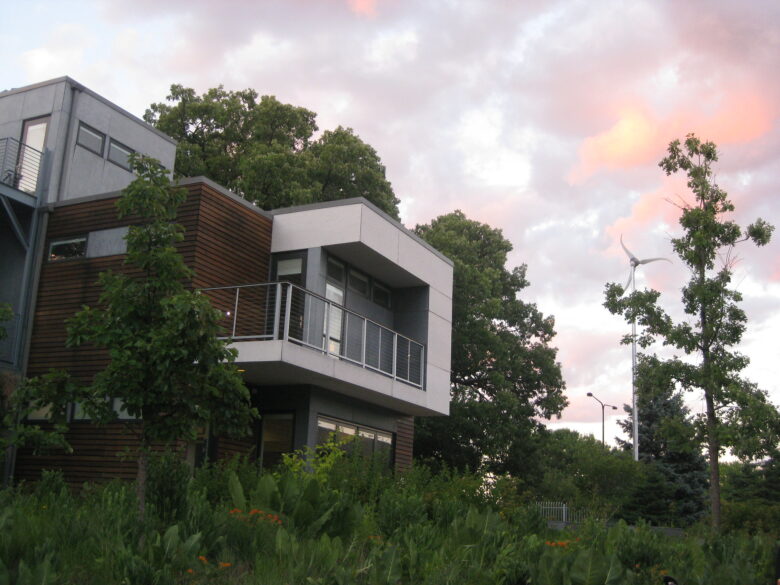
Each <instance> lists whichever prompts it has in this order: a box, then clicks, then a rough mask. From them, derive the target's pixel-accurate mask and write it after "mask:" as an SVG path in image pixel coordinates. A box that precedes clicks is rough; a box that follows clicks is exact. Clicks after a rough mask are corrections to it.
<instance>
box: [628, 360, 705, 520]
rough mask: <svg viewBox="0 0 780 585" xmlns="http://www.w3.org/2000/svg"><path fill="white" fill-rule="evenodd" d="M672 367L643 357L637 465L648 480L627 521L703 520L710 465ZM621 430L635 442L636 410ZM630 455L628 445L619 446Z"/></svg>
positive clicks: (639, 380)
mask: <svg viewBox="0 0 780 585" xmlns="http://www.w3.org/2000/svg"><path fill="white" fill-rule="evenodd" d="M674 372H675V369H674V363H673V362H672V363H669V362H664V361H662V360H659V359H658V358H657V357H655V356H647V355H642V354H640V355H639V360H638V362H637V373H636V379H637V404H638V406H639V412H640V413H641V417H640V418H639V459H640V462H642V463H644V464H645V466H646V470H645V477H644V480H643V482H642V484H641V485H640V487H639V489H638V490H637V491H636V493H635V497H634V499H633V501H632V502H630V503H629V504H627V508H626V509H624V511H623V514H624V517H626V519H627V520H631V521H633V520H635V519H636V518H643V519H645V520H647V521H648V522H652V523H653V524H658V525H666V526H670V525H686V524H692V523H693V522H695V521H697V520H699V519H700V517H701V516H702V514H703V513H704V510H705V501H706V492H707V461H706V459H705V458H704V457H703V456H702V454H701V450H700V448H699V443H698V442H697V441H696V437H695V426H694V421H693V420H692V417H691V415H690V411H689V410H688V408H687V407H686V406H685V404H684V402H683V397H682V394H681V393H680V392H678V391H677V389H676V388H675V383H674ZM624 409H625V411H626V413H627V414H628V418H626V419H624V420H622V421H620V422H619V423H618V424H619V425H620V426H621V427H622V429H623V431H624V432H625V433H626V435H627V436H628V437H629V439H630V438H632V434H633V418H632V409H631V408H630V407H629V406H626V407H624ZM618 443H619V444H620V445H621V446H622V448H623V449H624V450H626V451H631V450H632V447H633V445H632V443H631V442H630V441H622V440H620V439H619V440H618Z"/></svg>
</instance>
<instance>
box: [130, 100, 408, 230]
mask: <svg viewBox="0 0 780 585" xmlns="http://www.w3.org/2000/svg"><path fill="white" fill-rule="evenodd" d="M167 99H168V102H171V103H156V104H152V105H151V106H150V107H149V109H147V111H146V114H145V115H144V120H146V121H147V122H149V123H150V124H154V125H155V126H156V127H157V128H158V129H160V130H162V131H163V132H165V133H166V134H168V135H170V136H171V137H173V138H175V139H176V140H178V141H179V146H178V150H177V155H176V167H175V170H176V172H177V173H178V174H180V175H184V176H195V175H206V176H208V177H210V178H212V179H214V180H215V181H217V182H218V183H220V184H222V185H224V186H225V187H227V188H229V189H232V190H233V191H235V192H237V193H240V194H242V195H243V196H244V197H246V198H247V199H248V200H249V201H252V202H254V203H256V204H257V205H259V206H260V207H262V208H263V209H275V208H279V207H286V206H290V205H300V204H304V203H314V202H318V201H332V200H336V199H346V198H348V197H365V198H366V199H368V200H369V201H371V202H372V203H374V204H375V205H376V206H377V207H379V208H380V209H382V210H383V211H385V212H386V213H388V214H389V215H390V216H392V217H393V218H395V219H398V199H396V197H395V195H394V193H393V189H392V187H391V186H390V183H389V182H388V181H387V179H386V177H385V167H384V166H383V165H382V163H381V161H380V159H379V156H378V155H377V153H376V151H375V150H374V149H373V148H371V147H370V146H369V145H368V144H366V143H364V142H363V141H362V140H361V139H360V138H359V137H358V136H357V135H356V134H355V133H354V132H353V131H352V130H351V129H350V128H342V127H341V126H339V127H338V128H337V129H336V130H333V131H326V132H324V133H323V134H322V135H321V136H320V137H319V138H316V139H315V138H314V134H315V133H316V132H317V130H318V128H317V123H316V117H317V116H316V114H315V113H314V112H312V111H311V110H307V109H305V108H301V107H297V106H292V105H290V104H283V103H281V102H280V101H278V100H277V99H276V98H275V97H273V96H262V97H261V98H260V99H259V101H258V94H257V92H255V91H254V90H253V89H246V90H243V91H235V92H234V91H225V90H224V89H223V88H222V86H219V87H217V88H212V89H210V90H208V91H207V92H206V93H204V94H203V95H201V96H198V95H197V94H196V93H195V91H194V90H192V89H189V88H184V87H182V86H181V85H172V86H171V93H170V95H169V96H168V98H167Z"/></svg>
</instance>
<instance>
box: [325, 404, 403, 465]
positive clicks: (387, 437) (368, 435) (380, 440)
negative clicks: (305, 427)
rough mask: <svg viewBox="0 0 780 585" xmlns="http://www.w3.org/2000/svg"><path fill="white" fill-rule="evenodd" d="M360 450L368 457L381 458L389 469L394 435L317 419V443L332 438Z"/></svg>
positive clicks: (359, 426) (352, 424)
mask: <svg viewBox="0 0 780 585" xmlns="http://www.w3.org/2000/svg"><path fill="white" fill-rule="evenodd" d="M334 435H335V437H336V439H338V440H339V441H343V442H345V443H349V444H350V445H351V448H354V449H359V451H360V453H362V454H363V455H365V456H366V457H379V458H380V459H382V461H383V462H385V463H386V464H387V465H388V467H389V466H390V465H391V463H392V461H393V434H392V433H388V432H386V431H380V430H379V429H373V428H371V427H365V426H363V425H358V424H354V423H349V422H345V421H340V420H337V419H331V418H325V417H321V416H320V417H317V443H318V444H322V443H326V442H327V441H328V440H330V438H331V437H332V436H334Z"/></svg>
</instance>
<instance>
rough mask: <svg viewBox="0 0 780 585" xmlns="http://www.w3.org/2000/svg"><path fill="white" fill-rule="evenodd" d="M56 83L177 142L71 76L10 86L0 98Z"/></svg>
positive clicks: (166, 138) (168, 139)
mask: <svg viewBox="0 0 780 585" xmlns="http://www.w3.org/2000/svg"><path fill="white" fill-rule="evenodd" d="M58 83H66V84H68V85H70V86H73V87H75V88H77V89H78V90H79V91H83V92H84V93H87V94H89V95H90V96H92V97H93V98H95V99H96V100H98V101H100V102H102V103H103V104H105V105H107V106H108V107H110V108H111V109H113V110H115V111H117V112H119V113H120V114H122V115H123V116H126V117H128V118H130V119H131V120H133V121H134V122H137V123H138V124H142V125H144V126H146V127H147V129H149V130H151V131H152V132H154V133H155V134H157V135H158V136H159V137H160V138H163V139H164V140H167V141H168V142H170V143H171V144H174V145H175V144H178V142H177V141H176V140H174V139H173V138H171V137H170V136H168V135H167V134H166V133H165V132H162V131H160V130H158V129H157V128H155V127H154V126H152V125H151V124H149V123H148V122H146V121H144V120H142V119H141V118H139V117H138V116H136V115H135V114H131V113H130V112H128V111H127V110H125V109H124V108H121V107H119V106H118V105H116V104H115V103H114V102H112V101H111V100H109V99H106V98H104V97H103V96H102V95H100V94H99V93H96V92H94V91H92V90H91V89H89V88H88V87H86V86H85V85H82V84H81V83H79V82H78V81H76V80H75V79H73V78H72V77H68V76H67V75H65V76H63V77H56V78H54V79H48V80H46V81H39V82H38V83H33V84H31V85H25V86H23V87H14V88H11V89H6V90H3V91H2V92H0V98H4V97H6V96H9V95H14V94H18V93H24V92H26V91H31V90H34V89H37V88H39V87H46V86H47V85H56V84H58Z"/></svg>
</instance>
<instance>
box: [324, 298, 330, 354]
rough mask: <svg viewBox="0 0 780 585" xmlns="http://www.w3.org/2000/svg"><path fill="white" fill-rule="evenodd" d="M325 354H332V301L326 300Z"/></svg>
mask: <svg viewBox="0 0 780 585" xmlns="http://www.w3.org/2000/svg"><path fill="white" fill-rule="evenodd" d="M325 355H330V301H327V300H326V301H325Z"/></svg>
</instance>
